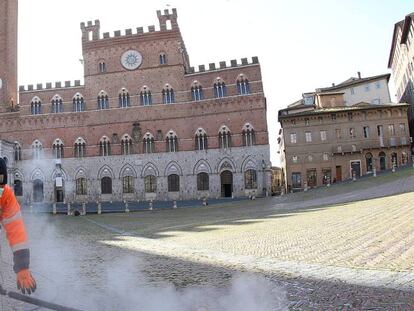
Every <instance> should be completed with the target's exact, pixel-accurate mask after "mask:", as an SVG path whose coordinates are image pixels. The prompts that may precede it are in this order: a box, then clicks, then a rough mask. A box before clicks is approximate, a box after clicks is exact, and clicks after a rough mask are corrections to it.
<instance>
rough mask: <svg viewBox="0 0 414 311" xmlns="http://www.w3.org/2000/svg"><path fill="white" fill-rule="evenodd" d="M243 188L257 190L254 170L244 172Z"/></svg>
mask: <svg viewBox="0 0 414 311" xmlns="http://www.w3.org/2000/svg"><path fill="white" fill-rule="evenodd" d="M244 187H245V188H246V189H257V173H256V171H255V170H247V171H245V172H244Z"/></svg>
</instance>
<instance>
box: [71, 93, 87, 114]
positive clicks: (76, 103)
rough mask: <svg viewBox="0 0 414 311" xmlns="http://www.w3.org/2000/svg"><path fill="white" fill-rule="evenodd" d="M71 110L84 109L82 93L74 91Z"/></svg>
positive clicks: (78, 110) (79, 110)
mask: <svg viewBox="0 0 414 311" xmlns="http://www.w3.org/2000/svg"><path fill="white" fill-rule="evenodd" d="M73 111H74V112H81V111H85V101H84V99H83V96H82V94H80V93H76V94H75V96H73Z"/></svg>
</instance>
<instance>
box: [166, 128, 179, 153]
mask: <svg viewBox="0 0 414 311" xmlns="http://www.w3.org/2000/svg"><path fill="white" fill-rule="evenodd" d="M166 144H167V148H166V149H167V152H177V151H178V138H177V134H175V133H174V131H169V132H168V134H167V138H166Z"/></svg>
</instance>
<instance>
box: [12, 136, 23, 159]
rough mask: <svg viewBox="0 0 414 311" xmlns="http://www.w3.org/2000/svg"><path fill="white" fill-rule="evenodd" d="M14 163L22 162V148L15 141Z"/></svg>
mask: <svg viewBox="0 0 414 311" xmlns="http://www.w3.org/2000/svg"><path fill="white" fill-rule="evenodd" d="M13 151H14V161H21V160H22V147H21V146H20V144H19V143H18V142H17V141H16V142H14V150H13Z"/></svg>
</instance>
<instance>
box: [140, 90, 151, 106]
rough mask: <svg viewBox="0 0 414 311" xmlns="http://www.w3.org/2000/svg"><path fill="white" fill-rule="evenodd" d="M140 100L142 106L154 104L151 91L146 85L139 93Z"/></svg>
mask: <svg viewBox="0 0 414 311" xmlns="http://www.w3.org/2000/svg"><path fill="white" fill-rule="evenodd" d="M139 100H140V103H141V106H149V105H152V97H151V91H150V90H149V89H148V88H147V87H146V86H144V87H143V88H142V90H141V92H140V93H139Z"/></svg>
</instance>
